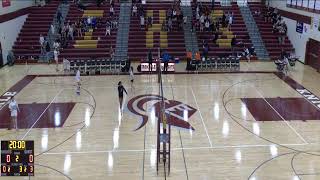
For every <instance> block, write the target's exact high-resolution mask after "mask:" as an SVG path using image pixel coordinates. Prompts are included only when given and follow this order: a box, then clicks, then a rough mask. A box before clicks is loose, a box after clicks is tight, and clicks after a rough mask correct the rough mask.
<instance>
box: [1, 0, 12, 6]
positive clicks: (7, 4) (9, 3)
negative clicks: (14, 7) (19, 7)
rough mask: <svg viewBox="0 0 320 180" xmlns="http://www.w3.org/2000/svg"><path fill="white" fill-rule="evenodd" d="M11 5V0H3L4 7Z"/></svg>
mask: <svg viewBox="0 0 320 180" xmlns="http://www.w3.org/2000/svg"><path fill="white" fill-rule="evenodd" d="M10 5H11V0H2V7H8V6H10Z"/></svg>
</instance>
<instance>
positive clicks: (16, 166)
mask: <svg viewBox="0 0 320 180" xmlns="http://www.w3.org/2000/svg"><path fill="white" fill-rule="evenodd" d="M1 176H34V142H33V141H24V140H9V141H1Z"/></svg>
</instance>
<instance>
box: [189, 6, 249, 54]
mask: <svg viewBox="0 0 320 180" xmlns="http://www.w3.org/2000/svg"><path fill="white" fill-rule="evenodd" d="M202 6H203V7H208V8H209V9H211V3H206V2H203V3H202ZM192 8H193V12H194V17H193V18H194V19H195V18H196V17H195V14H196V4H193V6H192ZM224 12H225V13H226V12H230V13H231V12H233V15H234V16H233V17H234V18H233V24H232V26H231V31H229V30H228V29H227V28H221V27H220V31H219V38H218V40H217V42H216V44H215V43H214V42H213V41H212V39H213V36H214V33H213V32H208V31H202V32H201V31H199V30H198V31H197V37H198V46H199V50H200V52H202V42H203V41H206V42H207V43H208V45H209V47H210V49H209V52H208V56H209V57H227V56H230V55H232V50H231V39H232V38H233V36H234V35H236V39H237V42H240V41H241V42H243V44H244V45H245V46H247V47H251V46H252V44H251V40H250V37H249V34H248V31H247V29H246V25H245V23H244V20H243V18H242V15H241V12H240V10H239V7H238V5H237V4H236V3H232V4H231V6H221V4H220V3H218V2H216V3H215V6H214V11H213V12H211V16H212V17H213V19H215V18H218V17H221V16H222V15H223V13H224ZM242 49H243V48H242V47H241V46H237V47H236V48H235V51H237V52H242ZM253 59H255V58H252V60H253Z"/></svg>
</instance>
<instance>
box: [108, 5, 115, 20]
mask: <svg viewBox="0 0 320 180" xmlns="http://www.w3.org/2000/svg"><path fill="white" fill-rule="evenodd" d="M109 13H110V16H111V17H112V16H113V15H114V8H113V5H111V6H110V10H109Z"/></svg>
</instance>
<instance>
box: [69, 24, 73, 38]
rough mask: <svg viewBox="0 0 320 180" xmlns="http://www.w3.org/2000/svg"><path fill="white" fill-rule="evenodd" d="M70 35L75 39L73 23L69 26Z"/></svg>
mask: <svg viewBox="0 0 320 180" xmlns="http://www.w3.org/2000/svg"><path fill="white" fill-rule="evenodd" d="M68 33H69V37H70V38H71V39H72V40H74V38H73V25H71V26H69V32H68Z"/></svg>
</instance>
